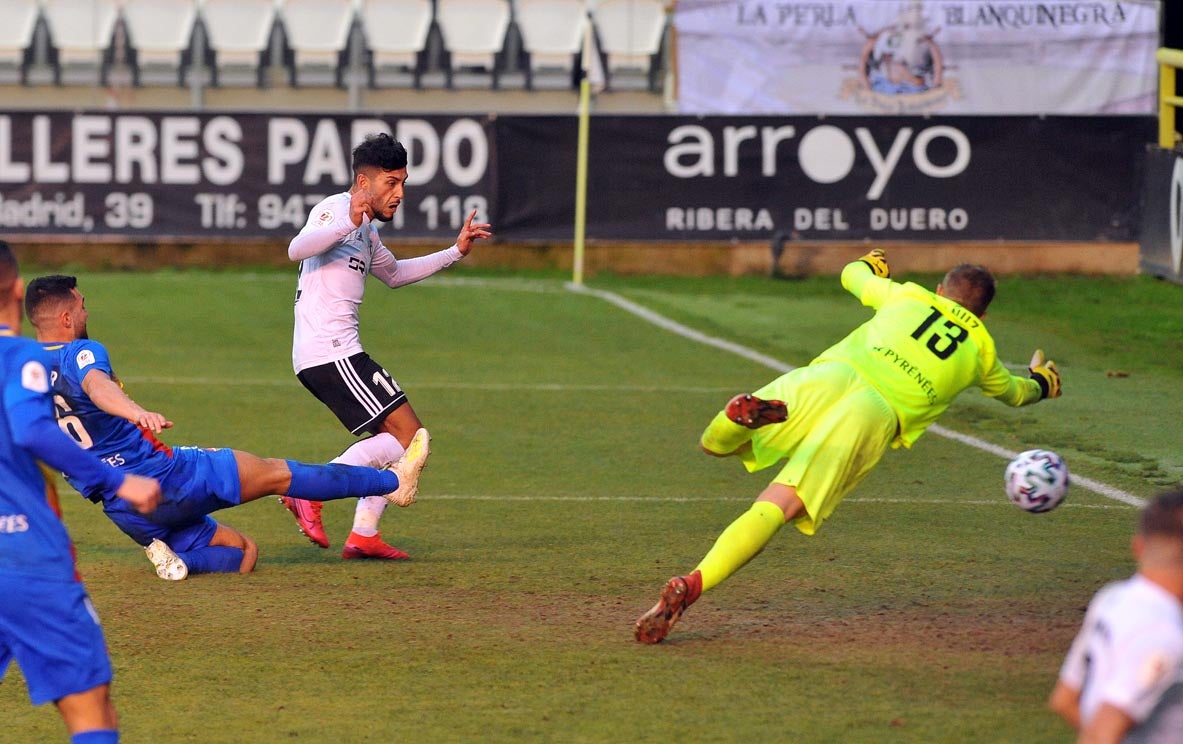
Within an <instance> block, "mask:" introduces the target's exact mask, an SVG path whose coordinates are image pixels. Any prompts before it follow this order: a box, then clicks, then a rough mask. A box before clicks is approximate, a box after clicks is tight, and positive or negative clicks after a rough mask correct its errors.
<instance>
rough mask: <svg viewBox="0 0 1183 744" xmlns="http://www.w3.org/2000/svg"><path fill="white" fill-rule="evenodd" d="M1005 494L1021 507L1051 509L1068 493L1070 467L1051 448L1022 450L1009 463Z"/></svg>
mask: <svg viewBox="0 0 1183 744" xmlns="http://www.w3.org/2000/svg"><path fill="white" fill-rule="evenodd" d="M1006 495H1007V498H1009V499H1010V500H1011V503H1012V504H1014V505H1015V506H1017V507H1019V508H1020V509H1024V510H1026V511H1029V512H1034V513H1040V512H1047V511H1051V510H1052V509H1055V508H1056V507H1057V506H1059V505H1060V502H1061V501H1063V500H1064V497H1065V496H1067V495H1068V466H1067V465H1065V464H1064V460H1063V458H1061V457H1060V456H1059V455H1057V454H1056V453H1055V452H1051V451H1049V450H1041V449H1033V450H1027V451H1026V452H1020V453H1019V456H1018V457H1016V458H1015V459H1013V460H1011V461H1010V464H1009V465H1007V466H1006Z"/></svg>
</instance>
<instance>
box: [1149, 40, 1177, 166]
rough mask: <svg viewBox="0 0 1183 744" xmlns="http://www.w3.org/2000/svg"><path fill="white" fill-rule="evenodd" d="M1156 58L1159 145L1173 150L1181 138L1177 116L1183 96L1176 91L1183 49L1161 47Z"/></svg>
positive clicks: (1156, 53)
mask: <svg viewBox="0 0 1183 744" xmlns="http://www.w3.org/2000/svg"><path fill="white" fill-rule="evenodd" d="M1154 59H1155V60H1157V61H1158V146H1159V147H1161V148H1163V149H1165V150H1173V149H1175V144H1176V143H1177V142H1178V141H1179V139H1180V135H1179V130H1178V128H1177V126H1176V124H1175V116H1176V114H1177V112H1178V111H1177V110H1178V108H1179V107H1180V106H1183V96H1180V95H1178V93H1177V92H1176V91H1177V89H1176V88H1175V73H1176V71H1177V70H1180V69H1183V49H1165V48H1164V49H1159V50H1158V51H1157V52H1155V54H1154Z"/></svg>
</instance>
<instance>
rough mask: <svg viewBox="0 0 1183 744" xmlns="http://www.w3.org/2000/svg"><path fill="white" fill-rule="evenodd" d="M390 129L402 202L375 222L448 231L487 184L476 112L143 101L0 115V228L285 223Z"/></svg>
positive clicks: (136, 231) (272, 227) (290, 231)
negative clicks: (329, 110) (215, 106)
mask: <svg viewBox="0 0 1183 744" xmlns="http://www.w3.org/2000/svg"><path fill="white" fill-rule="evenodd" d="M375 132H388V133H393V134H394V135H395V137H396V138H397V139H398V140H399V141H401V142H402V143H403V144H404V145H405V146H406V147H407V151H408V154H409V157H410V163H409V170H411V171H413V172H414V174H415V175H414V177H413V178H412V179H411V180H412V181H413V184H414V185H413V188H414V190H415V204H414V207H412V208H411V209H407V210H402V209H400V210H399V211H398V212H397V213H396V215H395V219H394V220H393V221H392V224H391V225H390V226H388V227H387V228H386V230H387V232H386V234H387V235H397V234H398V233H399V232H405V233H407V234H410V235H416V236H418V235H439V236H454V235H455V234H456V232H457V231H458V230H459V229H460V225H461V224H462V222H463V218H464V216H466V215H467V213H468V212H470V211H472V210H473V209H477V210H478V211H479V212H480V213H481V214H482V215H486V214H487V213H488V211H489V204H488V202H487V198H488V195H489V194H490V193H491V191H492V189H491V188H490V185H491V184H492V182H493V178H492V172H491V168H492V157H493V142H492V137H491V134H490V120H489V119H486V118H465V117H444V116H416V117H406V118H399V119H396V118H359V117H347V116H313V115H299V116H290V115H280V114H275V115H262V114H259V115H253V114H245V115H227V114H206V115H188V114H156V113H127V114H124V113H107V112H93V113H73V112H53V113H28V114H24V113H9V114H0V233H5V234H22V233H39V234H58V235H61V234H67V235H68V234H88V235H111V234H117V235H127V236H162V235H168V236H175V237H182V238H183V237H202V238H217V237H222V236H224V237H241V236H260V237H263V236H267V237H274V236H276V235H295V234H296V232H298V231H299V230H300V228H302V227H303V226H304V223H305V221H306V220H307V219H308V213H309V211H311V209H312V207H314V206H315V205H316V204H317V202H319V201H320V200H321V199H323V198H324V197H325V196H328V195H330V194H333V193H337V192H340V191H344V190H346V189H347V188H348V187H349V184H350V182H351V181H352V180H353V176H352V170H351V163H350V153H351V151H352V149H353V146H354V145H355V144H356V143H357V142H360V141H361V140H362V139H364V137H365V136H366V135H367V134H370V133H375Z"/></svg>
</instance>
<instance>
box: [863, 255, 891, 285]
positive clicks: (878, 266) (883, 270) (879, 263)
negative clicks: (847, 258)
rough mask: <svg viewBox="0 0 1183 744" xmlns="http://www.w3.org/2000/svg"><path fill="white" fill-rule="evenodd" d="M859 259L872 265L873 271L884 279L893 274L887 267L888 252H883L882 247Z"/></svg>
mask: <svg viewBox="0 0 1183 744" xmlns="http://www.w3.org/2000/svg"><path fill="white" fill-rule="evenodd" d="M859 260H860V261H862V262H863V263H865V264H866V265H867V266H870V267H871V271H873V272H875V276H881V277H883V278H884V279H886V278H887V277H889V276H891V269H889V268H888V267H887V254H886V253H884V252H883V249H882V248H876V249H875V250H873V251H871V252H870V253H868V254H867V255H865V256H863V257H862V258H860V259H859Z"/></svg>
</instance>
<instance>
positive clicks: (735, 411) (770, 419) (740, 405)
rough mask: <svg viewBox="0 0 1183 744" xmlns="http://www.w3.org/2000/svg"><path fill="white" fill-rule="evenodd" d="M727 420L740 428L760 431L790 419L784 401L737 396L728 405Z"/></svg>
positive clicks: (752, 396)
mask: <svg viewBox="0 0 1183 744" xmlns="http://www.w3.org/2000/svg"><path fill="white" fill-rule="evenodd" d="M727 418H729V419H731V420H732V421H734V422H735V423H737V424H739V425H740V426H746V427H747V428H749V429H759V428H760V427H761V426H767V425H768V424H779V423H780V422H782V421H785V420H787V419H788V418H789V409H788V408H787V407H786V406H785V404H784V401H780V400H764V399H762V398H757V397H756V396H754V395H737V396H735V397H734V398H732V399H731V400H730V401H729V402H728V403H727Z"/></svg>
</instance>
